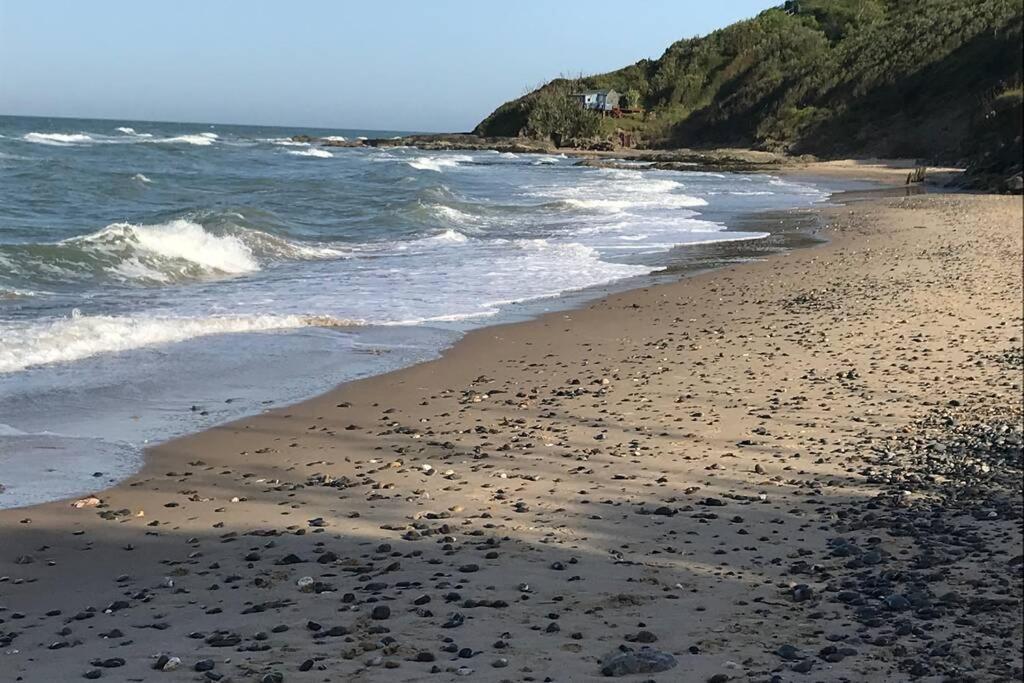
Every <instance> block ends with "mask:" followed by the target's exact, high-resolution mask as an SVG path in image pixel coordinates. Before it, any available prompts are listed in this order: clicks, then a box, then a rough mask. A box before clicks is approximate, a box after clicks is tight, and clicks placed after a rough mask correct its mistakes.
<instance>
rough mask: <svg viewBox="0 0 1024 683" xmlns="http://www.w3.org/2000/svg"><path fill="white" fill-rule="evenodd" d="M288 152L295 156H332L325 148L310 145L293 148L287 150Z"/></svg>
mask: <svg viewBox="0 0 1024 683" xmlns="http://www.w3.org/2000/svg"><path fill="white" fill-rule="evenodd" d="M288 153H289V154H294V155H295V156H297V157H314V158H316V159H330V158H331V157H333V156H334V155H333V154H331V153H330V152H328V151H327V150H326V149H317V148H316V147H311V148H309V149H293V150H289V151H288Z"/></svg>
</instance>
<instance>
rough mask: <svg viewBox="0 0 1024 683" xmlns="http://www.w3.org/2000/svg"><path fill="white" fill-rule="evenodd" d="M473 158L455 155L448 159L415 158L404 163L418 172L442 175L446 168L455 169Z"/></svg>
mask: <svg viewBox="0 0 1024 683" xmlns="http://www.w3.org/2000/svg"><path fill="white" fill-rule="evenodd" d="M472 160H473V157H471V156H468V155H465V154H456V155H455V156H448V157H426V156H424V157H416V158H415V159H410V160H408V161H406V162H405V163H407V164H409V166H411V167H412V168H415V169H416V170H419V171H434V172H436V173H442V172H443V171H444V169H446V168H456V167H458V165H459V163H460V162H463V161H472Z"/></svg>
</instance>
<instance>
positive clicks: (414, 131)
mask: <svg viewBox="0 0 1024 683" xmlns="http://www.w3.org/2000/svg"><path fill="white" fill-rule="evenodd" d="M0 118H23V119H63V120H68V121H113V122H118V123H121V122H127V123H173V124H179V125H182V124H191V125H198V126H249V127H251V128H289V127H294V128H318V129H321V130H358V131H364V132H368V133H371V132H378V133H408V134H417V133H450V132H452V131H431V130H422V129H418V130H417V129H408V130H402V129H399V128H360V127H357V126H353V127H348V128H344V127H335V126H316V125H302V124H269V123H227V122H224V121H171V120H160V119H134V118H112V117H106V116H56V115H49V114H6V113H0Z"/></svg>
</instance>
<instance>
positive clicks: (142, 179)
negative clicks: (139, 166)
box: [132, 173, 153, 183]
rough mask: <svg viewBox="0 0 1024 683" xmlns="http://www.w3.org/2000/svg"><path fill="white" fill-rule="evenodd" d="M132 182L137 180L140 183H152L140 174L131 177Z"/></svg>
mask: <svg viewBox="0 0 1024 683" xmlns="http://www.w3.org/2000/svg"><path fill="white" fill-rule="evenodd" d="M132 180H138V181H139V182H140V183H151V182H153V181H152V180H150V179H149V178H147V177H146V176H145V175H143V174H142V173H136V174H135V175H133V176H132Z"/></svg>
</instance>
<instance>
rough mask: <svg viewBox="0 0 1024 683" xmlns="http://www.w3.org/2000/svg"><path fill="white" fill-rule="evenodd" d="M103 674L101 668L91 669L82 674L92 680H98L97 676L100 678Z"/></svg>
mask: <svg viewBox="0 0 1024 683" xmlns="http://www.w3.org/2000/svg"><path fill="white" fill-rule="evenodd" d="M102 675H103V672H102V671H100V670H99V669H89V670H88V671H86V672H85V673H84V674H82V678H87V679H89V680H90V681H94V680H96V679H97V678H99V677H100V676H102Z"/></svg>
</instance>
